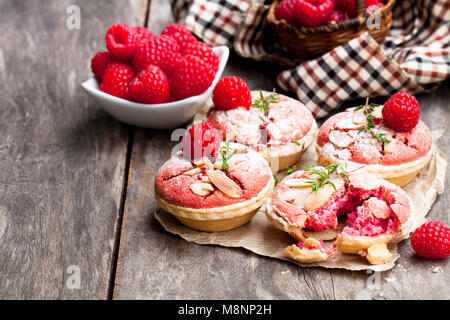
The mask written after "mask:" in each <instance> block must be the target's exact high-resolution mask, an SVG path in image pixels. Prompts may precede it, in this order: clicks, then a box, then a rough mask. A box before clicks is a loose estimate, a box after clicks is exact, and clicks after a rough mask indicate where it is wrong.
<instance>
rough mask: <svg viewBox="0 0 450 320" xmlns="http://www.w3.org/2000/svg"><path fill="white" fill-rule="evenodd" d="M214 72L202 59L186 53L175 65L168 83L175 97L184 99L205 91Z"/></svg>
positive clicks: (212, 78) (210, 82)
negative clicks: (175, 68)
mask: <svg viewBox="0 0 450 320" xmlns="http://www.w3.org/2000/svg"><path fill="white" fill-rule="evenodd" d="M214 76H215V73H214V71H213V69H212V67H211V66H210V65H209V64H207V63H206V62H204V61H203V60H202V59H200V58H198V57H196V56H192V55H186V56H184V57H182V58H181V59H180V61H179V63H178V65H177V72H175V73H174V74H173V75H172V76H171V77H170V78H169V83H170V87H171V89H172V92H173V94H174V96H175V98H176V99H178V100H179V99H184V98H188V97H192V96H196V95H199V94H201V93H203V92H205V91H206V90H207V89H208V88H209V87H210V86H211V84H212V82H213V80H214Z"/></svg>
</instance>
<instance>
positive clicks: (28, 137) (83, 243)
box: [0, 0, 143, 299]
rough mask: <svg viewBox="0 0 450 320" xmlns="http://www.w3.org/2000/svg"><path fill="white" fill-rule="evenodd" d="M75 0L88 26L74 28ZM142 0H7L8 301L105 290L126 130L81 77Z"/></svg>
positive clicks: (4, 294)
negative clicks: (76, 275) (73, 277)
mask: <svg viewBox="0 0 450 320" xmlns="http://www.w3.org/2000/svg"><path fill="white" fill-rule="evenodd" d="M74 3H75V4H77V5H78V6H79V8H80V9H81V29H80V30H69V29H68V28H67V27H66V20H67V18H68V17H69V14H68V13H67V12H66V9H67V7H68V6H69V5H71V4H74ZM140 3H141V1H135V0H132V1H127V2H124V1H79V2H76V1H60V0H54V1H32V0H29V1H14V0H4V1H1V2H0V17H1V19H0V29H1V30H2V32H1V34H0V79H1V80H2V85H1V86H0V96H1V97H2V99H1V100H0V119H1V120H0V121H1V125H0V136H1V142H0V167H1V168H2V170H1V171H0V298H2V299H5V298H8V299H42V298H45V299H49V298H51V299H72V298H73V299H78V298H83V299H105V298H106V295H107V288H108V284H109V276H110V267H111V254H112V250H113V242H114V232H115V224H116V220H117V217H118V209H119V202H120V197H121V192H122V184H123V170H124V166H125V158H126V152H127V151H126V150H127V141H128V129H127V127H126V126H124V125H122V124H120V123H119V122H117V121H115V120H114V119H112V118H111V117H110V116H108V115H107V114H106V113H105V112H103V111H101V110H100V108H99V107H98V106H96V105H95V104H94V103H93V102H92V101H90V100H89V99H88V97H87V96H86V95H85V93H84V92H82V90H81V88H80V86H79V84H80V83H81V82H82V81H84V80H86V79H87V78H88V77H90V67H89V64H90V58H91V57H92V56H93V55H94V53H95V52H96V51H98V50H99V49H102V48H104V40H103V39H104V33H105V32H106V28H107V27H108V26H109V25H110V24H113V23H116V22H118V21H124V22H129V23H134V24H137V23H139V22H141V18H142V17H143V16H142V15H141V5H140ZM71 265H74V266H76V267H78V268H79V269H80V277H81V278H80V280H81V282H80V289H73V290H71V289H69V288H68V287H67V286H66V281H67V280H68V279H69V277H70V274H69V273H67V271H68V270H67V269H68V267H69V266H71ZM72 272H73V271H72Z"/></svg>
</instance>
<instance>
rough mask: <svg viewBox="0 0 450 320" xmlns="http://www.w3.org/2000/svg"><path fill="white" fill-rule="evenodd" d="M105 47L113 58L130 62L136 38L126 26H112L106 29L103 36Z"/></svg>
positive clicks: (136, 42) (133, 32)
mask: <svg viewBox="0 0 450 320" xmlns="http://www.w3.org/2000/svg"><path fill="white" fill-rule="evenodd" d="M105 40H106V47H107V48H108V51H109V52H111V54H112V55H113V57H114V58H116V59H118V60H123V61H127V60H131V59H132V58H133V57H134V54H135V53H136V49H137V46H138V36H137V34H136V32H135V30H134V28H133V27H131V26H129V25H127V24H123V23H120V24H114V25H112V26H111V27H109V28H108V31H107V33H106V36H105Z"/></svg>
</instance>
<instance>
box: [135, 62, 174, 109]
mask: <svg viewBox="0 0 450 320" xmlns="http://www.w3.org/2000/svg"><path fill="white" fill-rule="evenodd" d="M131 96H132V97H133V98H134V100H135V101H136V102H141V103H165V102H167V101H169V98H170V88H169V82H168V81H167V77H166V75H165V74H164V72H163V71H162V70H161V69H160V68H159V67H157V66H154V65H149V66H148V67H147V68H146V69H145V70H143V71H141V72H139V73H138V75H137V76H136V78H134V80H133V81H131Z"/></svg>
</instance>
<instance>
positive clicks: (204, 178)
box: [202, 176, 211, 183]
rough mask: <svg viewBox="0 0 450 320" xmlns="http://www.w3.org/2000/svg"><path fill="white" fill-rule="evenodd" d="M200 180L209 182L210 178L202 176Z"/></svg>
mask: <svg viewBox="0 0 450 320" xmlns="http://www.w3.org/2000/svg"><path fill="white" fill-rule="evenodd" d="M202 182H206V183H210V182H211V180H210V179H209V178H208V176H203V177H202Z"/></svg>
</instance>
